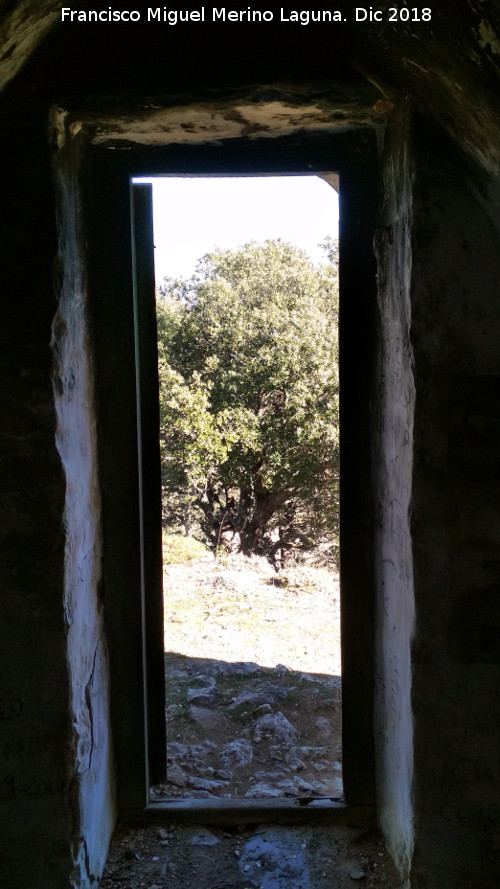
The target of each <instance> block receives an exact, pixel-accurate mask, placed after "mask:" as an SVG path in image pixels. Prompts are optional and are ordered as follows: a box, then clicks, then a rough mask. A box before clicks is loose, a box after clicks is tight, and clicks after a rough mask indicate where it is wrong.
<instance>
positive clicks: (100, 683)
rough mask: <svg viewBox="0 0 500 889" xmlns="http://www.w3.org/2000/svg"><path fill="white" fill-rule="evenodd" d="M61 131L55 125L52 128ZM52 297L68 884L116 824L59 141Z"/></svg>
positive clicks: (74, 262)
mask: <svg viewBox="0 0 500 889" xmlns="http://www.w3.org/2000/svg"><path fill="white" fill-rule="evenodd" d="M60 135H61V136H62V132H61V133H60ZM55 177H56V183H57V199H58V222H59V226H58V235H59V238H58V240H59V267H60V274H61V286H60V292H59V306H58V311H57V313H56V315H55V318H54V323H53V337H52V348H53V351H54V359H55V361H54V363H55V368H54V394H55V405H56V413H57V429H56V443H57V449H58V451H59V454H60V456H61V460H62V464H63V467H64V473H65V477H66V500H65V507H64V525H65V534H66V543H65V579H64V616H65V623H66V630H67V657H68V668H69V679H70V692H71V723H72V725H71V734H72V737H71V742H70V743H71V748H72V750H73V753H74V758H73V761H72V763H71V773H72V774H71V785H70V786H71V799H72V804H73V807H74V814H73V819H74V824H73V835H72V857H73V871H72V875H71V886H74V887H75V889H76V887H80V886H81V887H85V889H87V887H89V886H92V885H95V884H96V882H97V881H98V879H99V877H100V875H101V872H102V868H103V866H104V862H105V860H106V855H107V850H108V844H109V840H110V836H111V833H112V830H113V827H114V821H115V805H114V785H113V761H112V744H111V727H110V716H109V666H108V654H107V644H106V638H105V635H104V627H103V605H104V602H103V588H102V564H101V562H102V533H101V493H100V479H99V474H98V466H97V435H96V405H95V397H94V392H95V384H94V374H93V365H92V354H93V349H92V345H91V341H90V336H89V330H88V312H87V302H88V297H87V276H86V268H85V267H86V257H85V251H84V238H83V234H82V231H81V230H80V220H81V212H80V206H79V204H80V200H79V182H78V153H77V152H74V151H73V152H67V151H65V150H64V145H62V146H60V149H59V152H58V154H57V155H56V158H55Z"/></svg>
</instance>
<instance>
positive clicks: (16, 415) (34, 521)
mask: <svg viewBox="0 0 500 889" xmlns="http://www.w3.org/2000/svg"><path fill="white" fill-rule="evenodd" d="M0 115H1V117H0V163H1V169H2V199H1V209H2V212H1V214H0V245H1V247H0V253H1V261H0V297H1V299H0V306H1V308H0V311H1V323H0V343H1V347H0V369H1V379H2V385H1V387H0V405H1V407H0V445H1V447H0V490H1V496H0V516H1V518H0V560H1V566H2V569H1V588H2V592H1V596H0V824H1V831H0V883H1V885H2V887H3V889H21V887H22V889H25V887H29V889H31V887H34V886H36V887H42V886H59V885H61V886H62V885H67V880H68V874H69V872H70V870H71V849H70V836H71V825H72V812H71V805H70V786H71V757H70V748H69V743H68V734H69V725H70V717H69V699H70V689H69V681H68V670H67V659H66V626H65V619H64V610H63V590H64V570H65V569H64V542H65V534H64V525H63V512H64V500H65V490H66V481H65V478H64V472H63V467H62V464H61V459H60V456H59V454H58V452H57V448H56V441H55V430H56V422H57V421H56V414H55V409H54V395H53V385H52V354H51V350H50V340H51V326H52V320H53V317H54V314H55V312H56V308H57V302H56V295H55V289H54V279H53V275H54V260H55V256H56V251H57V245H56V229H55V218H54V196H53V190H52V176H51V167H50V152H49V146H48V141H47V127H46V115H45V111H44V109H43V108H40V109H35V108H34V107H33V106H32V104H31V103H30V102H23V101H22V100H19V101H18V102H17V103H16V105H15V107H11V106H9V103H8V102H4V103H3V104H2V108H1V111H0ZM63 881H64V883H63Z"/></svg>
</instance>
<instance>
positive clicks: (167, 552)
mask: <svg viewBox="0 0 500 889" xmlns="http://www.w3.org/2000/svg"><path fill="white" fill-rule="evenodd" d="M162 543H163V562H164V564H165V565H173V564H180V563H183V562H191V561H192V560H193V559H201V558H202V557H203V556H205V555H206V554H207V548H206V546H204V544H203V543H202V542H201V541H200V540H196V538H195V537H185V536H184V535H182V534H169V533H167V532H166V531H164V532H163V540H162Z"/></svg>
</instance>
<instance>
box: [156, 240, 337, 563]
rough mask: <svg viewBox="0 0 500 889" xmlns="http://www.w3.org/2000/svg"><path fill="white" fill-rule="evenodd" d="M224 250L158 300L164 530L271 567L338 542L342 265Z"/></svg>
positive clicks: (272, 251)
mask: <svg viewBox="0 0 500 889" xmlns="http://www.w3.org/2000/svg"><path fill="white" fill-rule="evenodd" d="M325 249H326V253H327V261H326V262H325V264H321V265H318V266H315V265H313V264H312V262H311V261H310V260H309V258H308V257H307V255H306V254H305V253H304V252H303V251H301V250H299V249H298V248H296V247H293V246H291V245H289V244H286V243H283V242H281V241H266V243H265V244H264V245H258V244H254V243H251V244H247V245H245V246H244V247H241V248H240V249H238V250H234V251H230V250H218V251H216V252H214V253H211V254H207V255H206V256H205V257H203V259H202V260H200V262H199V264H198V268H197V271H196V274H195V275H194V276H193V278H191V279H190V280H187V281H172V280H168V279H166V281H165V283H164V285H163V286H162V287H161V288H160V293H159V294H158V300H157V313H158V335H159V370H160V406H161V448H162V473H163V476H162V478H163V493H164V513H165V521H166V522H167V523H168V522H171V523H175V522H176V523H179V524H182V525H183V526H184V528H185V530H186V532H187V533H190V532H191V531H192V530H193V526H194V525H196V524H199V525H200V526H201V528H202V530H203V533H204V534H205V535H206V537H207V538H208V540H210V542H211V543H212V545H213V546H215V547H217V546H221V545H222V544H224V545H227V546H233V547H234V546H238V547H239V548H241V550H242V551H243V552H245V553H247V554H250V553H253V552H256V553H265V554H267V555H269V556H270V557H271V558H274V559H275V560H278V559H282V558H283V556H284V553H285V551H287V550H288V551H289V550H291V549H297V548H299V549H308V548H312V547H313V546H317V545H319V544H322V545H324V546H330V545H331V544H333V543H334V540H335V534H336V525H337V497H338V367H337V309H338V287H337V263H336V249H335V244H334V242H332V241H331V240H329V241H327V243H326V244H325Z"/></svg>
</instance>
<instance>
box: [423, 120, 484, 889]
mask: <svg viewBox="0 0 500 889" xmlns="http://www.w3.org/2000/svg"><path fill="white" fill-rule="evenodd" d="M473 190H474V189H473V187H472V185H471V180H470V175H469V171H468V169H467V167H466V166H465V165H464V164H463V162H462V161H461V160H460V158H459V157H458V156H457V155H456V154H455V152H454V151H453V149H452V148H451V146H449V145H447V144H446V142H444V141H443V140H442V138H441V136H440V135H439V134H436V133H435V132H434V131H432V130H429V129H428V128H427V127H425V126H423V125H422V124H421V126H420V138H419V140H418V151H417V164H416V178H415V202H414V227H413V237H412V251H413V272H412V315H413V318H412V337H411V338H412V346H413V351H414V357H415V383H416V409H415V425H414V476H413V491H412V519H411V533H412V541H413V560H414V577H415V601H416V635H415V642H414V648H413V712H414V728H415V735H414V738H415V761H414V773H415V779H414V801H415V833H416V843H415V857H414V862H413V869H412V886H414V887H416V889H417V887H425V889H438V887H440V889H442V887H443V886H446V887H450V889H464V887H481V889H487V887H493V886H497V885H498V881H499V877H500V852H499V850H500V829H499V816H500V809H499V804H498V800H499V793H500V773H499V769H498V728H499V720H498V683H499V679H500V642H499V640H500V620H499V616H500V590H499V585H498V583H499V580H498V578H499V559H498V547H499V543H500V508H499V503H500V485H499V469H498V467H499V466H500V437H499V423H500V420H499V417H500V351H499V348H498V342H499V337H500V303H499V299H498V293H499V281H500V255H499V252H498V231H497V226H498V214H497V215H496V216H495V209H494V208H492V207H491V206H490V207H487V206H485V205H484V202H482V204H483V205H482V206H481V204H480V203H479V201H478V200H477V199H476V198H475V197H474V196H473Z"/></svg>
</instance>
